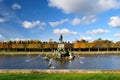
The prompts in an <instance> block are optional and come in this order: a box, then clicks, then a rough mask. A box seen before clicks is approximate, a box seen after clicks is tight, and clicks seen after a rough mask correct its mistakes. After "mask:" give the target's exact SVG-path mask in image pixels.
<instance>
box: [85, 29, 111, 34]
mask: <svg viewBox="0 0 120 80" xmlns="http://www.w3.org/2000/svg"><path fill="white" fill-rule="evenodd" d="M108 32H109V30H104V29H94V30H92V31H87V32H86V33H87V34H93V35H95V34H103V33H108Z"/></svg>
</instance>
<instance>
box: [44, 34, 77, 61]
mask: <svg viewBox="0 0 120 80" xmlns="http://www.w3.org/2000/svg"><path fill="white" fill-rule="evenodd" d="M59 41H60V42H59V44H58V48H57V50H56V51H55V52H54V55H53V56H51V57H47V56H45V57H44V58H43V59H46V60H48V59H51V58H52V59H57V60H73V59H74V58H75V55H74V54H73V53H72V52H71V51H70V50H69V49H67V48H65V45H64V43H63V36H62V34H61V35H60V37H59Z"/></svg>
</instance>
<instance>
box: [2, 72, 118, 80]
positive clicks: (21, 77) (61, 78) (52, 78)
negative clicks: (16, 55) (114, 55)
mask: <svg viewBox="0 0 120 80" xmlns="http://www.w3.org/2000/svg"><path fill="white" fill-rule="evenodd" d="M0 80H120V75H119V74H101V73H97V74H74V73H71V74H59V73H57V74H0Z"/></svg>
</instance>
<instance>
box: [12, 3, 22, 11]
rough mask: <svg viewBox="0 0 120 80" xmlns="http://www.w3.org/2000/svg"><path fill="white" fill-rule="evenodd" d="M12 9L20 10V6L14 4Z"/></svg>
mask: <svg viewBox="0 0 120 80" xmlns="http://www.w3.org/2000/svg"><path fill="white" fill-rule="evenodd" d="M12 9H14V10H17V9H21V5H20V4H17V3H15V4H13V5H12Z"/></svg>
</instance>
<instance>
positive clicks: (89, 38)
mask: <svg viewBox="0 0 120 80" xmlns="http://www.w3.org/2000/svg"><path fill="white" fill-rule="evenodd" d="M80 39H81V40H82V39H83V40H86V41H92V40H93V38H92V37H85V36H84V37H83V36H82V37H80Z"/></svg>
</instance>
